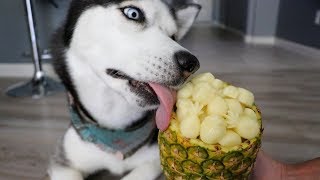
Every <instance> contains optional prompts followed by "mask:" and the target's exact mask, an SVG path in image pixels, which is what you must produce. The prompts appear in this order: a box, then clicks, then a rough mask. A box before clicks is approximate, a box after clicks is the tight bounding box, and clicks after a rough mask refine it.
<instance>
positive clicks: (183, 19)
mask: <svg viewBox="0 0 320 180" xmlns="http://www.w3.org/2000/svg"><path fill="white" fill-rule="evenodd" d="M200 10H201V6H200V5H199V4H194V3H190V4H185V5H184V6H181V7H179V8H177V9H175V12H176V18H177V25H178V32H177V34H176V35H175V36H176V39H177V40H180V39H182V38H183V37H184V36H185V35H186V34H187V32H188V31H189V30H190V28H191V26H192V24H193V22H194V20H195V19H196V18H197V16H198V14H199V12H200Z"/></svg>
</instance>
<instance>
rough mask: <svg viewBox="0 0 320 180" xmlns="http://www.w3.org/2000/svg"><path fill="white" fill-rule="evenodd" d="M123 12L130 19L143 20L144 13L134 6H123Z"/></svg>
mask: <svg viewBox="0 0 320 180" xmlns="http://www.w3.org/2000/svg"><path fill="white" fill-rule="evenodd" d="M122 12H123V14H124V15H125V16H126V17H127V18H128V19H131V20H135V21H143V20H144V15H143V13H142V12H141V10H140V9H138V8H136V7H125V8H123V9H122Z"/></svg>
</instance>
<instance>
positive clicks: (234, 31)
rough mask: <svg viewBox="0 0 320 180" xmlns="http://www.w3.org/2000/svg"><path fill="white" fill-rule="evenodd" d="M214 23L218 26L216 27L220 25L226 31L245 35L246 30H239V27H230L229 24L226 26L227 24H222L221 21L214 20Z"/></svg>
mask: <svg viewBox="0 0 320 180" xmlns="http://www.w3.org/2000/svg"><path fill="white" fill-rule="evenodd" d="M213 24H214V25H215V26H216V27H219V28H221V29H224V30H226V31H229V32H232V33H234V34H237V35H240V36H244V35H245V34H244V32H242V31H240V30H238V29H235V28H232V27H229V26H226V25H225V24H221V23H220V22H217V21H213Z"/></svg>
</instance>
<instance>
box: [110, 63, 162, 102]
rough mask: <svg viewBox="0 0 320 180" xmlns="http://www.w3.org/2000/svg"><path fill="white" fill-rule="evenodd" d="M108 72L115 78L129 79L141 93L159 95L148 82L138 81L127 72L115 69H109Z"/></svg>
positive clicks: (130, 83) (132, 86)
mask: <svg viewBox="0 0 320 180" xmlns="http://www.w3.org/2000/svg"><path fill="white" fill-rule="evenodd" d="M107 74H108V75H109V76H111V77H113V78H115V79H122V80H127V81H128V83H129V85H130V86H131V88H133V89H135V90H136V91H139V93H148V94H149V95H152V96H154V97H155V98H156V97H157V94H156V93H155V92H154V90H153V89H152V88H151V86H150V85H149V84H148V83H147V82H141V81H137V80H135V79H133V78H132V77H130V76H128V75H126V74H125V73H123V72H121V71H119V70H115V69H107Z"/></svg>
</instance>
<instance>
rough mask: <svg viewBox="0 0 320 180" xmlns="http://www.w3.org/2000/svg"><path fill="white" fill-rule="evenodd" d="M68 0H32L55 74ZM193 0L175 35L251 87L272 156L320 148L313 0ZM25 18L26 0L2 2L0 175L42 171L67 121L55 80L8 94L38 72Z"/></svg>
mask: <svg viewBox="0 0 320 180" xmlns="http://www.w3.org/2000/svg"><path fill="white" fill-rule="evenodd" d="M69 2H70V0H55V1H49V0H33V1H32V8H33V15H34V16H33V19H34V22H35V31H36V33H37V37H38V39H37V41H36V42H37V44H38V49H39V57H40V60H41V62H42V63H43V66H42V67H43V69H44V70H43V71H41V72H44V73H46V75H47V76H48V77H51V78H52V79H53V80H55V82H56V81H58V79H57V76H56V75H55V73H54V72H53V70H52V67H51V55H50V46H49V42H50V38H51V35H52V33H53V32H54V31H55V29H56V28H57V27H58V26H59V25H60V24H61V22H63V19H64V17H65V14H66V10H67V8H68V4H69ZM198 2H199V3H200V4H202V7H203V8H202V12H201V13H200V15H199V17H198V19H197V21H196V23H195V24H194V26H193V28H192V29H191V31H190V32H189V34H188V35H187V36H186V38H185V39H183V40H182V41H181V43H182V45H183V46H185V47H186V48H188V49H189V50H190V51H191V52H192V53H194V54H195V55H196V56H197V57H198V59H199V60H200V63H201V69H200V70H199V72H207V71H209V72H212V73H213V74H214V75H215V76H216V77H217V78H220V79H223V80H225V81H227V82H230V83H233V84H235V85H237V86H243V87H245V88H247V89H250V90H251V91H252V92H254V93H255V97H256V103H257V105H258V106H260V108H261V110H262V114H263V120H264V127H265V131H264V138H263V149H264V150H265V151H266V152H267V153H269V154H271V155H272V156H273V157H274V158H276V159H279V160H281V161H284V162H288V163H295V162H301V161H305V160H308V159H312V158H315V157H320V1H319V0H198ZM29 22H30V21H29ZM29 25H30V24H29V23H28V20H27V13H26V10H25V1H23V0H20V1H12V0H1V1H0V27H1V28H0V90H1V94H0V180H11V179H13V180H16V179H41V177H43V176H44V175H45V173H46V172H45V170H46V167H47V163H48V157H49V154H50V152H51V151H52V150H53V147H54V144H55V143H56V141H57V140H58V138H59V137H61V135H62V134H63V133H64V131H65V130H66V129H67V128H68V125H69V115H68V111H67V108H66V98H65V93H64V92H63V91H60V90H61V89H59V88H58V87H57V86H59V85H57V84H55V85H53V86H52V87H51V88H52V90H55V89H59V91H56V93H53V94H51V93H47V91H45V90H44V89H43V88H47V86H46V81H45V80H44V81H43V79H41V80H40V81H39V82H38V81H37V82H36V83H38V84H40V85H39V87H38V88H39V89H36V90H35V91H36V92H33V93H36V95H34V94H33V96H30V97H28V96H27V97H11V96H8V90H12V89H15V88H16V87H18V86H21V84H20V85H17V84H16V83H17V82H28V81H30V80H31V79H32V77H33V76H34V74H35V73H34V65H33V61H34V58H32V57H33V56H32V46H31V43H30V33H29V32H30V31H29V27H30V26H29ZM40 76H41V77H42V75H40ZM53 80H52V81H53ZM31 81H32V80H31ZM50 82H51V80H50ZM43 83H44V84H43ZM49 84H50V83H49ZM22 85H23V84H22ZM8 88H9V89H8ZM20 90H21V89H20ZM20 90H19V91H18V92H19V93H20V94H21V91H20ZM29 90H30V87H29ZM26 91H27V90H26ZM19 93H18V94H19ZM37 93H38V94H37ZM22 94H23V93H22ZM47 94H51V95H49V96H47ZM9 95H10V94H9ZM11 95H12V94H11ZM32 97H33V98H32Z"/></svg>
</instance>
